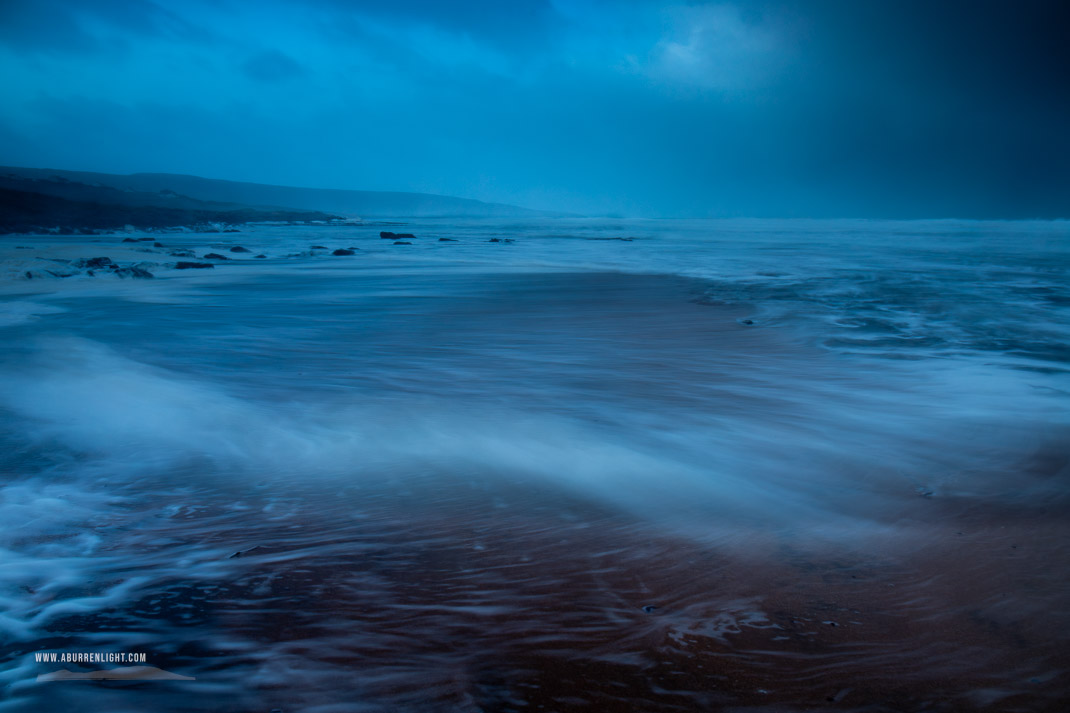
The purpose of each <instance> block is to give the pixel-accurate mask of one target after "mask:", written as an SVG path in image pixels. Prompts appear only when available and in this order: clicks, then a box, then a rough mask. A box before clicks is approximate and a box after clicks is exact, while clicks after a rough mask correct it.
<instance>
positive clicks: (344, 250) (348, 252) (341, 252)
mask: <svg viewBox="0 0 1070 713" xmlns="http://www.w3.org/2000/svg"><path fill="white" fill-rule="evenodd" d="M355 254H356V253H355V252H353V251H352V250H350V249H348V248H338V249H337V250H335V251H334V252H333V253H331V255H355Z"/></svg>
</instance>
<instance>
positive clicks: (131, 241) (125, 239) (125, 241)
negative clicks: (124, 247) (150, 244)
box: [123, 238, 137, 243]
mask: <svg viewBox="0 0 1070 713" xmlns="http://www.w3.org/2000/svg"><path fill="white" fill-rule="evenodd" d="M123 242H124V243H136V242H137V241H136V240H134V239H133V238H123Z"/></svg>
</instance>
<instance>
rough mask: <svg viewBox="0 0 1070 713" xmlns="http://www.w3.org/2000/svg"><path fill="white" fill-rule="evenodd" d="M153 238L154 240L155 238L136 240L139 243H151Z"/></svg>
mask: <svg viewBox="0 0 1070 713" xmlns="http://www.w3.org/2000/svg"><path fill="white" fill-rule="evenodd" d="M154 240H156V238H138V239H137V241H138V242H139V243H151V242H153V241H154Z"/></svg>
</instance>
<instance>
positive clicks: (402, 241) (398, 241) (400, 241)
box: [394, 240, 412, 245]
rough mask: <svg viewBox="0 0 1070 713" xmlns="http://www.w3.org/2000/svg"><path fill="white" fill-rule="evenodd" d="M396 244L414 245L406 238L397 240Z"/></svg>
mask: <svg viewBox="0 0 1070 713" xmlns="http://www.w3.org/2000/svg"><path fill="white" fill-rule="evenodd" d="M394 245H412V243H410V242H408V241H406V240H395V241H394Z"/></svg>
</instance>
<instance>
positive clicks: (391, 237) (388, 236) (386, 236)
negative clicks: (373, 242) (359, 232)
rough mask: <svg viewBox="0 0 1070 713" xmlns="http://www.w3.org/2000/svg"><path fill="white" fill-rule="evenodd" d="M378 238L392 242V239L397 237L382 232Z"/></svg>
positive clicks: (386, 231)
mask: <svg viewBox="0 0 1070 713" xmlns="http://www.w3.org/2000/svg"><path fill="white" fill-rule="evenodd" d="M379 237H380V238H382V239H383V240H393V239H394V238H396V237H397V235H395V234H394V233H391V232H390V231H389V230H384V231H382V232H380V233H379Z"/></svg>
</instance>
